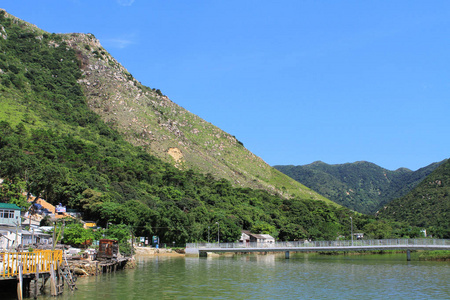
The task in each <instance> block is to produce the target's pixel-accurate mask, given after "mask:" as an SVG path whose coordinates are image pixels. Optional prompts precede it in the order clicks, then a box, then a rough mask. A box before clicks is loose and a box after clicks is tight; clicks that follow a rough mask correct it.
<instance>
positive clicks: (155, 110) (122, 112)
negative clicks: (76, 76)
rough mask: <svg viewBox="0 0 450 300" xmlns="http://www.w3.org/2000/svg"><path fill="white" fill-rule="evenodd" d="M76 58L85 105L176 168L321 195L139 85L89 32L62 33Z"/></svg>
mask: <svg viewBox="0 0 450 300" xmlns="http://www.w3.org/2000/svg"><path fill="white" fill-rule="evenodd" d="M63 38H64V41H65V42H66V43H67V44H68V46H69V47H71V48H73V49H74V50H75V51H76V53H77V56H78V58H79V60H80V68H81V70H82V72H83V75H84V76H83V79H81V80H79V83H80V84H81V86H82V88H83V90H84V94H85V96H86V99H87V104H88V105H89V107H90V108H91V109H92V110H93V111H95V112H96V113H97V114H98V115H100V116H101V118H102V119H103V120H104V121H105V122H106V123H107V124H109V125H110V126H111V127H113V128H114V129H116V130H118V131H119V132H121V133H122V134H123V136H124V137H125V138H126V140H127V141H129V142H130V143H132V144H134V145H136V146H142V147H144V148H145V149H146V150H147V151H148V152H149V153H151V154H152V155H155V156H157V157H159V158H161V159H163V160H165V161H167V162H170V163H172V164H174V165H175V166H176V167H178V168H180V169H188V168H193V169H195V170H198V171H200V172H203V173H210V174H212V175H213V176H214V177H216V178H225V179H228V180H230V181H231V182H232V183H233V184H234V185H236V186H242V187H251V188H259V189H265V190H268V191H270V192H272V193H279V194H283V195H284V196H290V195H297V196H299V197H301V198H303V199H316V200H319V199H320V200H325V201H327V200H326V199H325V198H324V197H322V196H320V195H318V194H317V193H315V192H313V191H311V190H310V189H308V188H306V187H304V186H303V185H301V184H299V183H298V182H295V181H294V180H292V179H291V178H289V177H287V176H286V175H284V174H282V173H280V172H278V171H277V170H275V169H273V168H272V167H270V166H269V165H268V164H266V163H265V162H264V161H263V160H262V159H261V158H259V157H257V156H256V155H254V154H253V153H251V152H250V151H248V150H247V149H246V148H244V147H243V146H242V143H240V142H239V141H237V140H236V138H235V137H234V136H231V135H230V134H228V133H226V132H224V131H222V130H221V129H219V128H217V127H216V126H214V125H212V124H210V123H208V122H206V121H204V120H203V119H201V118H199V117H198V116H196V115H194V114H192V113H190V112H189V111H187V110H186V109H184V108H182V107H180V106H179V105H177V104H175V103H174V102H172V101H171V100H170V99H169V98H168V97H167V96H165V95H163V94H162V93H161V92H160V91H159V90H157V89H151V88H149V87H146V86H143V85H142V84H141V83H140V82H138V81H137V80H136V79H135V78H133V76H132V75H131V74H130V73H129V72H128V71H127V70H126V69H125V68H124V67H123V66H122V65H120V64H119V63H118V62H117V61H116V60H115V59H114V58H113V57H112V56H111V55H110V54H109V53H108V52H107V51H106V50H105V49H104V48H103V47H102V46H101V45H100V42H99V41H98V40H97V39H96V38H95V37H94V36H93V35H91V34H64V35H63Z"/></svg>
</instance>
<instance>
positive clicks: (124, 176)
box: [0, 11, 420, 244]
mask: <svg viewBox="0 0 450 300" xmlns="http://www.w3.org/2000/svg"><path fill="white" fill-rule="evenodd" d="M80 41H85V42H83V43H80ZM97 62H98V63H97ZM105 70H106V71H105ZM107 70H109V71H111V73H108V72H109V71H107ZM114 70H115V71H114ZM92 74H94V75H95V76H94V75H92ZM111 76H112V77H111ZM113 78H115V79H113ZM96 80H98V81H96ZM106 82H107V83H106ZM121 85H125V86H127V87H128V89H120V91H115V92H111V90H110V89H112V88H114V86H121ZM93 86H97V88H93ZM107 87H108V88H107ZM147 109H148V110H147ZM102 111H103V113H102ZM177 117H180V118H181V119H175V118H177ZM146 119H148V120H146ZM150 120H151V121H152V122H153V121H154V122H155V123H151V122H150ZM144 121H145V122H144ZM147 121H148V122H149V123H146V122H147ZM137 124H138V125H139V126H137ZM177 128H178V129H179V131H178V130H177ZM174 136H179V137H181V138H180V139H178V140H176V139H175V140H174ZM188 137H189V138H188ZM164 143H166V144H164ZM175 144H176V145H177V146H176V147H174V145H175ZM185 145H186V148H184V146H185ZM167 147H171V148H169V149H167ZM178 147H180V148H178ZM174 148H177V149H178V150H177V149H174ZM158 149H159V151H162V150H164V151H162V153H163V154H161V153H159V152H158V151H157V150H158ZM185 149H191V151H192V153H191V154H190V155H192V156H193V157H195V156H194V154H195V153H196V151H198V152H199V153H198V155H199V156H197V158H196V160H198V161H201V162H203V164H204V165H205V168H210V170H211V173H208V172H205V170H208V169H205V168H203V167H201V166H200V165H198V166H197V167H195V166H193V167H190V166H191V165H190V164H191V163H192V162H193V161H195V159H192V160H190V159H188V157H189V155H187V154H188V153H190V152H189V151H187V150H186V152H184V151H185ZM205 149H209V150H208V151H204V150H205ZM236 149H237V150H236ZM180 150H181V151H180ZM157 152H158V153H157ZM164 153H165V154H164ZM208 153H212V154H211V155H212V156H209V154H208ZM219 153H220V155H219ZM154 154H155V155H154ZM156 154H158V155H156ZM167 155H169V156H170V157H169V158H170V159H167V157H166V156H167ZM172 157H174V159H172ZM175 158H177V159H175ZM174 160H175V161H174ZM221 160H222V161H223V163H222V166H228V167H227V168H225V167H224V169H220V168H219V167H217V168H211V166H210V165H212V166H218V162H219V161H221ZM169 162H170V163H169ZM216 163H217V164H216ZM219 169H220V170H222V171H220V172H216V173H214V175H213V173H212V170H219ZM230 170H232V171H231V173H230ZM258 171H259V173H258ZM253 172H255V173H253ZM220 174H228V176H226V175H224V176H223V178H220V176H219V175H220ZM230 174H234V175H230ZM230 176H231V177H230ZM0 178H2V179H4V181H3V183H2V185H1V192H0V201H1V202H9V203H16V204H18V205H19V206H22V207H26V206H27V204H26V202H25V196H23V194H22V192H26V193H27V194H33V195H35V196H37V197H42V198H45V199H46V200H47V201H49V202H50V203H52V204H57V203H62V204H63V205H67V206H68V208H75V209H78V210H80V211H82V212H83V213H84V216H85V218H86V219H91V220H94V221H97V222H98V224H99V225H100V226H103V227H106V224H108V223H110V222H111V223H113V224H121V227H120V228H121V230H122V231H123V230H125V231H127V230H129V231H130V232H131V233H133V234H135V235H138V236H152V235H158V236H159V237H160V239H161V242H163V243H172V242H176V244H182V243H184V242H188V241H206V240H208V236H209V234H211V236H216V234H217V233H218V230H219V228H220V238H221V240H222V241H235V240H236V239H237V238H238V237H239V236H240V230H241V229H249V230H252V231H253V232H256V233H269V234H272V235H273V236H275V237H277V238H278V239H281V240H295V239H305V238H310V239H316V240H317V239H327V240H329V239H335V238H336V237H338V236H341V235H342V236H346V237H347V238H348V237H349V234H350V216H351V217H352V218H353V225H354V230H355V231H356V230H363V231H364V232H365V233H366V235H367V236H368V237H374V238H383V237H397V236H405V235H408V236H416V235H417V234H419V233H420V231H419V230H418V228H411V227H410V226H409V225H407V224H404V223H401V222H394V221H376V220H375V219H374V218H373V217H368V216H364V215H361V214H356V213H354V212H352V211H350V210H348V209H346V208H342V207H340V206H338V205H330V204H329V203H330V202H329V201H328V203H327V202H325V201H318V200H320V199H324V200H325V198H323V197H321V196H319V195H318V194H316V193H314V192H312V191H311V190H309V189H307V188H303V187H302V185H300V184H296V183H293V182H294V181H293V180H291V181H290V180H285V178H287V176H285V175H281V173H280V172H278V171H275V170H274V169H272V168H270V167H268V166H267V165H266V164H265V163H264V162H262V161H261V160H260V159H259V158H257V157H256V156H254V155H253V154H251V153H250V152H248V151H247V150H246V149H245V148H244V147H243V145H242V144H241V143H239V142H238V141H237V140H236V139H235V138H234V137H231V136H229V135H228V134H226V133H224V132H222V131H220V130H219V129H217V128H216V127H214V126H212V125H211V124H208V123H206V122H204V121H202V120H201V119H199V118H198V117H196V116H194V115H192V114H190V113H188V112H187V111H185V110H183V109H181V108H179V107H178V106H177V105H175V104H173V103H172V102H171V101H170V100H168V99H167V97H165V96H163V95H162V93H161V92H160V91H158V90H156V89H155V90H153V89H150V88H147V87H144V86H142V85H140V84H139V83H138V82H137V81H136V80H135V79H134V78H133V77H132V76H131V75H129V74H128V73H127V72H126V70H124V69H123V68H122V67H121V66H120V65H118V64H117V63H116V62H115V60H114V59H113V58H111V57H110V56H109V54H107V53H106V51H104V50H103V49H102V48H101V47H100V46H99V44H98V42H97V41H96V40H95V38H94V37H93V36H92V35H80V34H69V35H67V34H65V35H60V34H50V33H46V32H44V31H42V30H40V29H38V28H36V27H35V26H32V25H30V24H28V23H25V22H23V21H21V20H18V19H16V18H14V17H12V16H9V15H7V14H6V13H5V12H3V11H2V12H0ZM227 178H228V179H227ZM239 178H241V179H239ZM268 178H269V179H270V180H269V179H268ZM240 180H242V181H240ZM265 180H268V181H265ZM238 181H239V182H238ZM269 181H270V182H271V183H269ZM249 182H251V183H253V184H254V185H255V187H260V188H264V189H252V188H250V187H248V186H239V185H240V184H242V185H245V184H246V183H249ZM291 183H292V184H291ZM270 186H271V187H270ZM278 189H279V190H278ZM294 190H295V191H297V192H298V193H297V195H296V196H294V197H286V198H285V197H283V196H282V195H281V194H283V195H284V196H286V195H293V194H294V195H295V193H294V192H292V193H291V191H294ZM278 191H279V192H278Z"/></svg>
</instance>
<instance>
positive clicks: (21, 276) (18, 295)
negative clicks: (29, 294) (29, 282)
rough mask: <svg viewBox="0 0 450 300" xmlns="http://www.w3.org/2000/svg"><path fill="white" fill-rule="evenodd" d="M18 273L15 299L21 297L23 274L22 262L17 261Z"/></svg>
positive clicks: (20, 298)
mask: <svg viewBox="0 0 450 300" xmlns="http://www.w3.org/2000/svg"><path fill="white" fill-rule="evenodd" d="M18 267H19V274H18V277H19V278H17V279H18V280H17V299H19V300H22V299H23V290H22V287H23V274H22V263H19V266H18Z"/></svg>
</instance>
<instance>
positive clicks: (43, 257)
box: [0, 250, 63, 277]
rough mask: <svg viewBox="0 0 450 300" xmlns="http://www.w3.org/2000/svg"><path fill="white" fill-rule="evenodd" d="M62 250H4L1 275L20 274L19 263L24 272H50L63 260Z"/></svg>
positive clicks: (1, 256)
mask: <svg viewBox="0 0 450 300" xmlns="http://www.w3.org/2000/svg"><path fill="white" fill-rule="evenodd" d="M62 258H63V252H62V250H34V251H33V252H2V253H0V277H11V276H17V275H18V274H19V265H21V266H22V273H23V274H24V275H25V274H31V273H36V271H37V268H39V272H40V273H45V272H50V270H51V268H52V267H53V270H56V268H57V267H58V265H59V264H60V263H61V262H62Z"/></svg>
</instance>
